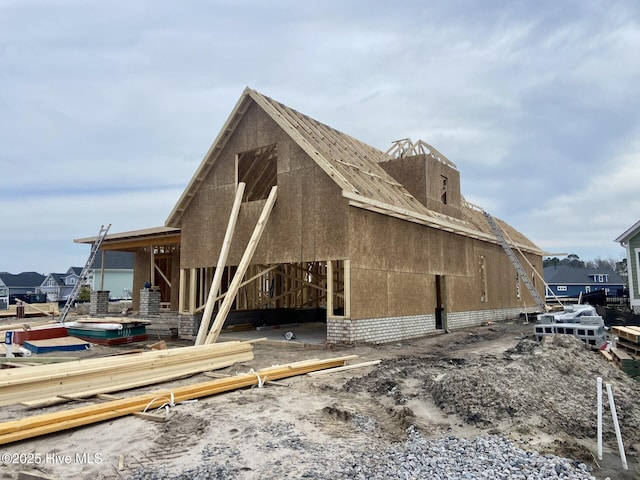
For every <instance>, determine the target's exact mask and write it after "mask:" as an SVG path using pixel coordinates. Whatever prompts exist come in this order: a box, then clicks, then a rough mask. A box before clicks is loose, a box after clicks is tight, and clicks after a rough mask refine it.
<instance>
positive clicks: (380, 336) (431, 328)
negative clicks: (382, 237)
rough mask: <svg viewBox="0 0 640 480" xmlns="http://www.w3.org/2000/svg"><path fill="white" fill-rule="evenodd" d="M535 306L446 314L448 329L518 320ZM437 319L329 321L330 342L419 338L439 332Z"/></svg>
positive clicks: (432, 316)
mask: <svg viewBox="0 0 640 480" xmlns="http://www.w3.org/2000/svg"><path fill="white" fill-rule="evenodd" d="M535 310H536V308H535V307H531V308H528V309H523V308H520V307H516V308H504V309H493V310H477V311H469V312H454V313H447V314H446V326H447V329H448V330H460V329H463V328H469V327H476V326H479V325H486V324H487V322H490V321H491V322H499V321H504V320H507V319H510V318H517V317H519V316H520V314H521V313H523V312H525V311H528V312H531V313H532V312H534V311H535ZM436 331H437V330H436V316H435V314H430V315H411V316H406V317H385V318H367V319H362V320H351V319H348V318H343V317H328V318H327V343H354V342H363V343H374V344H375V343H389V342H398V341H401V340H407V339H410V338H419V337H424V336H426V335H429V334H431V333H434V332H436Z"/></svg>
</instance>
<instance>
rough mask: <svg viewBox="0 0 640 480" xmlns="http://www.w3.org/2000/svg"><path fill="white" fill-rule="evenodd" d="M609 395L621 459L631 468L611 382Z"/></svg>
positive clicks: (624, 467)
mask: <svg viewBox="0 0 640 480" xmlns="http://www.w3.org/2000/svg"><path fill="white" fill-rule="evenodd" d="M607 396H608V397H609V407H610V408H611V416H612V417H613V428H614V429H615V431H616V439H617V440H618V451H619V452H620V460H621V461H622V468H623V469H624V470H629V466H628V465H627V456H626V455H625V453H624V445H623V444H622V434H621V433H620V424H619V423H618V414H617V413H616V404H615V402H614V401H613V391H612V390H611V384H610V383H607Z"/></svg>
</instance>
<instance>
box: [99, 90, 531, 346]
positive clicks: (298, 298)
mask: <svg viewBox="0 0 640 480" xmlns="http://www.w3.org/2000/svg"><path fill="white" fill-rule="evenodd" d="M443 179H444V180H443ZM241 180H246V181H247V182H249V183H250V185H251V188H250V189H249V190H251V191H252V192H251V193H250V194H247V192H246V191H245V195H244V199H245V202H244V203H242V206H241V208H240V210H239V213H238V214H237V226H235V227H234V229H233V236H234V240H233V242H231V243H229V242H230V240H229V239H228V231H229V228H230V225H229V226H227V233H225V230H224V228H223V226H224V225H223V222H224V220H225V219H227V218H228V217H229V216H231V217H233V216H234V215H233V209H234V207H233V203H234V195H237V192H238V182H239V181H241ZM275 184H277V188H278V197H280V199H281V200H280V202H278V207H276V208H274V210H273V214H272V215H271V216H270V219H269V224H268V225H267V226H265V228H264V236H263V238H262V240H261V241H260V245H258V246H257V247H256V248H255V251H254V252H253V253H252V257H251V258H250V259H249V260H247V259H246V258H245V256H244V246H245V245H247V243H249V242H250V239H251V238H250V237H251V236H252V231H254V229H253V227H254V226H255V224H256V221H257V220H258V217H259V216H260V212H261V209H262V208H263V206H264V204H265V200H264V195H265V192H266V191H268V190H269V187H271V186H272V185H275ZM444 186H446V196H445V197H443V187H444ZM498 223H499V226H500V228H501V230H502V231H503V232H505V237H506V238H508V239H509V240H508V242H509V243H510V245H511V247H512V248H514V249H516V250H517V251H518V252H519V253H520V254H521V255H522V257H523V258H524V260H525V261H526V262H527V263H529V264H531V266H532V269H537V270H540V269H541V264H542V258H541V256H542V253H543V252H542V251H541V250H540V249H539V248H538V247H537V246H536V245H535V244H533V243H532V242H531V241H530V240H529V239H528V238H526V237H525V236H524V235H523V234H521V233H520V232H518V231H517V230H516V229H514V228H512V227H509V226H508V225H507V224H506V223H504V222H501V221H498ZM165 225H166V226H165V227H162V228H161V229H159V230H158V231H157V232H155V233H154V234H155V235H167V236H169V237H173V238H177V237H178V236H179V242H180V243H179V248H180V256H179V265H178V264H177V262H176V264H174V265H173V268H174V270H173V272H175V273H176V275H165V277H166V278H163V276H162V275H161V274H160V273H158V270H157V269H155V267H154V266H153V263H154V262H153V255H154V252H148V253H147V255H149V256H151V259H148V258H144V259H143V260H144V261H140V262H139V263H140V265H139V268H138V270H139V271H145V272H147V271H149V269H150V270H151V271H153V275H154V276H155V277H156V278H155V280H156V281H157V283H162V284H163V285H165V284H167V285H169V284H171V283H173V284H174V285H176V284H178V283H179V295H178V298H176V297H175V296H174V297H173V301H172V307H174V308H177V309H178V311H179V313H184V314H190V315H192V316H194V317H195V316H197V315H198V314H200V313H202V314H203V321H202V322H201V329H200V330H199V331H198V335H197V338H196V342H197V343H200V342H202V341H203V339H202V337H203V335H204V333H203V332H204V331H206V329H207V328H208V324H209V323H210V318H211V317H212V316H213V314H214V313H215V312H216V311H217V312H218V316H217V317H216V321H215V322H214V324H215V325H216V328H212V329H211V332H212V333H211V335H212V336H215V335H217V333H215V331H216V330H217V328H219V327H221V324H222V323H224V318H225V317H226V316H227V315H228V313H229V312H230V311H240V310H245V311H250V310H261V309H280V308H283V309H305V308H306V309H326V318H327V320H329V319H332V318H334V317H338V318H341V317H342V318H348V319H350V320H353V321H360V320H375V321H378V320H380V319H384V318H393V319H394V321H397V319H400V320H399V321H400V322H404V321H406V322H412V321H413V320H412V318H414V317H416V316H421V318H424V319H425V322H426V323H425V325H424V330H425V331H427V330H429V329H431V328H432V326H431V323H430V322H431V321H432V320H431V317H432V316H433V314H434V312H435V311H438V309H440V310H443V309H445V306H446V311H447V312H448V313H455V312H477V311H482V310H492V311H496V312H498V313H497V314H500V315H502V314H503V313H504V314H506V312H509V311H511V310H512V309H513V308H527V307H526V304H527V302H529V298H528V296H527V295H530V293H529V294H528V293H527V292H522V293H524V295H523V294H521V295H520V296H518V295H517V292H516V291H515V290H514V289H513V284H512V283H511V282H509V284H508V289H507V288H505V282H504V281H503V280H502V279H504V278H507V277H508V278H512V274H511V270H512V268H513V266H512V264H511V263H510V262H509V260H508V258H507V257H506V256H505V255H504V252H503V251H502V250H501V247H500V244H499V242H498V240H497V238H496V237H495V235H494V233H493V231H492V230H491V228H490V225H488V223H487V221H486V219H485V217H484V215H483V211H482V209H480V208H479V207H476V206H474V205H472V204H470V203H468V202H467V201H466V200H465V199H464V197H463V196H462V193H461V191H460V173H459V172H458V171H457V168H456V166H455V164H454V163H452V162H451V161H449V160H448V159H447V158H446V157H445V156H444V155H442V153H440V152H438V151H437V150H436V149H435V148H433V147H432V146H431V145H429V144H427V143H425V142H422V141H418V142H415V143H414V142H412V141H411V140H410V139H403V140H399V141H397V142H395V144H394V146H393V147H392V148H391V149H389V150H388V151H387V152H383V151H381V150H379V149H377V148H374V147H372V146H369V145H367V144H365V143H363V142H361V141H359V140H357V139H355V138H353V137H350V136H349V135H346V134H344V133H342V132H339V131H337V130H335V129H332V128H331V127H328V126H327V125H324V124H322V123H321V122H318V121H316V120H314V119H312V118H310V117H308V116H305V115H303V114H301V113H299V112H297V111H295V110H294V109H292V108H289V107H287V106H286V105H283V104H281V103H279V102H277V101H275V100H273V99H271V98H269V97H267V96H265V95H262V94H260V93H258V92H256V91H254V90H251V89H249V88H247V89H245V91H244V92H243V94H242V96H241V98H240V99H239V100H238V102H237V104H236V106H235V108H234V109H233V111H232V112H231V114H230V116H229V118H228V119H227V121H226V123H225V124H224V126H223V128H222V130H221V132H220V133H219V135H218V136H217V138H216V140H215V141H214V143H213V145H212V146H211V148H210V149H209V151H208V152H207V154H206V155H205V157H204V158H203V160H202V162H201V164H200V166H199V167H198V169H197V171H196V172H195V174H194V176H193V177H192V179H191V181H190V183H189V185H188V186H187V188H186V190H185V191H184V192H183V194H182V196H181V198H180V200H179V201H178V203H177V204H176V205H175V207H174V209H173V210H172V211H171V213H170V214H169V216H168V217H167V220H166V222H165ZM223 236H224V237H223ZM109 237H111V236H108V238H109ZM112 240H113V242H114V243H113V245H118V244H120V245H128V246H131V245H135V244H136V243H135V242H136V240H135V239H134V238H130V237H129V236H127V235H122V236H120V237H118V238H115V237H114V238H113V239H112ZM118 242H119V243H118ZM155 244H158V243H155ZM225 249H228V255H226V258H225V255H220V256H218V254H219V253H220V252H221V250H225ZM140 256H141V255H140ZM140 256H138V257H136V258H137V260H138V259H139V257H140ZM525 256H526V257H527V258H525ZM480 257H483V258H485V265H486V267H485V268H484V269H479V268H478V261H479V258H480ZM216 259H217V265H214V264H215V263H216ZM173 260H176V261H177V258H176V257H175V256H174V257H173ZM147 261H150V263H151V265H147V263H146V262H147ZM178 268H179V270H180V271H179V278H178V275H177V274H178V272H177V271H176V269H178ZM138 270H137V271H138ZM445 277H446V278H447V288H446V292H444V293H442V295H440V297H441V298H439V300H438V299H437V298H436V297H437V295H436V293H437V292H439V290H438V289H437V288H435V287H434V283H435V282H436V281H437V280H436V279H441V278H442V279H443V278H445ZM218 284H219V288H218V286H217V285H218ZM438 302H439V303H438ZM436 304H438V305H440V304H441V306H438V305H436ZM529 305H532V303H531V302H529ZM238 316H243V318H246V317H247V316H248V315H238ZM294 316H297V314H296V315H292V316H291V317H294ZM313 318H317V317H313ZM451 318H452V322H451V326H452V328H455V317H454V316H451ZM194 321H197V319H194ZM346 323H347V322H345V324H346ZM435 324H436V325H437V321H436V322H435ZM345 328H347V329H349V328H353V331H354V332H355V331H357V332H364V328H363V329H360V328H359V327H358V328H356V327H353V324H352V323H350V324H348V325H347V326H346V327H345ZM420 328H422V327H420ZM433 328H438V327H436V326H435V325H434V326H433ZM331 331H332V332H335V331H336V329H331ZM407 331H408V330H407ZM407 334H409V333H407ZM358 335H360V333H358ZM363 335H364V334H363ZM381 335H383V334H381ZM411 335H414V333H411ZM207 336H208V337H209V335H207ZM347 337H348V338H354V337H352V336H347ZM347 337H345V338H347ZM336 338H337V336H336ZM209 340H210V339H209ZM205 341H207V340H206V339H205ZM335 341H341V340H339V339H337V340H335Z"/></svg>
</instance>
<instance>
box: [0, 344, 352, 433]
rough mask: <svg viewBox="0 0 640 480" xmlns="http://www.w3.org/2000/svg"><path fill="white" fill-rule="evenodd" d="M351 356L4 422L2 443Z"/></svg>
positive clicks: (306, 370) (339, 363)
mask: <svg viewBox="0 0 640 480" xmlns="http://www.w3.org/2000/svg"><path fill="white" fill-rule="evenodd" d="M216 345H220V344H216ZM211 346H214V345H211ZM207 347H208V346H207ZM195 348H202V347H195ZM352 358H355V356H354V355H349V356H346V357H338V358H330V359H326V360H307V361H302V362H296V363H290V364H286V365H280V366H275V367H270V368H264V369H261V370H258V371H257V372H250V373H244V374H241V375H236V376H233V377H227V378H219V379H216V380H210V381H208V382H202V383H197V384H195V385H188V386H184V387H177V388H174V389H171V390H169V391H166V392H154V393H148V394H145V395H138V396H135V397H131V398H125V399H120V400H113V401H109V402H105V403H101V404H97V405H90V406H87V407H81V408H75V409H71V410H66V411H61V412H55V413H49V414H44V415H36V416H33V417H27V418H23V419H20V420H13V421H10V422H4V423H0V445H5V444H8V443H12V442H17V441H19V440H24V439H27V438H33V437H36V436H39V435H45V434H47V433H53V432H58V431H61V430H66V429H69V428H75V427H79V426H82V425H88V424H91V423H96V422H101V421H104V420H109V419H112V418H118V417H123V416H125V415H129V414H132V413H136V412H142V411H143V410H145V409H147V410H148V409H152V408H157V407H160V406H162V405H164V404H167V403H169V402H170V399H171V396H172V395H173V401H174V402H175V403H180V402H184V401H187V400H193V399H195V398H200V397H206V396H210V395H215V394H217V393H221V392H227V391H230V390H235V389H239V388H245V387H250V386H253V385H261V384H262V383H263V382H264V381H265V379H266V380H278V379H281V378H287V377H293V376H296V375H304V374H305V373H309V372H314V371H316V370H321V369H325V368H334V367H339V366H344V365H345V363H346V361H347V360H350V359H352Z"/></svg>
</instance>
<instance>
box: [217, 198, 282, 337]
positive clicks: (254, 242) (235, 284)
mask: <svg viewBox="0 0 640 480" xmlns="http://www.w3.org/2000/svg"><path fill="white" fill-rule="evenodd" d="M277 197H278V187H271V193H269V198H267V202H266V203H265V205H264V208H263V209H262V213H261V214H260V218H259V219H258V223H257V224H256V228H255V229H254V230H253V234H252V235H251V238H250V239H249V244H248V245H247V248H246V250H245V252H244V255H243V256H242V260H240V265H238V270H237V271H236V273H235V275H234V276H233V281H232V282H231V285H229V290H228V291H227V296H226V297H225V299H224V301H223V302H222V305H220V310H218V314H217V315H216V318H215V320H214V321H213V325H211V330H210V331H209V334H208V335H207V337H206V341H205V343H214V342H215V341H216V340H217V339H218V335H219V334H220V330H221V329H222V326H223V325H224V322H225V320H226V319H227V314H228V313H229V310H231V303H232V302H233V301H234V300H235V298H236V295H237V294H238V288H239V286H240V282H242V277H244V274H245V272H246V271H247V267H248V266H249V262H250V261H251V258H252V257H253V254H254V252H255V251H256V247H257V246H258V242H259V241H260V237H262V232H264V228H265V226H266V224H267V220H269V215H270V214H271V210H272V209H273V205H274V204H275V203H276V198H277ZM214 295H215V292H214Z"/></svg>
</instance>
